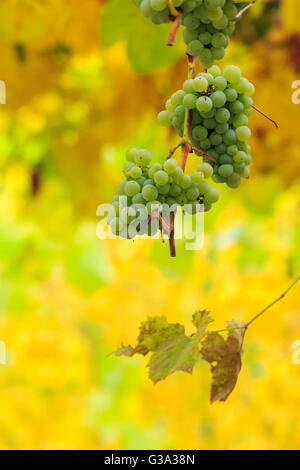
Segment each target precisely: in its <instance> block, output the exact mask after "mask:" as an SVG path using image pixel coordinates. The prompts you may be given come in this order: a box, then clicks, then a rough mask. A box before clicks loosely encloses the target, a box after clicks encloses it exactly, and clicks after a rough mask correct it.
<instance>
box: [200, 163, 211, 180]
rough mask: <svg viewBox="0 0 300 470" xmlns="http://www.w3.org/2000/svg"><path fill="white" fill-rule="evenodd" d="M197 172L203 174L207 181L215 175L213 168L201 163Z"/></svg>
mask: <svg viewBox="0 0 300 470" xmlns="http://www.w3.org/2000/svg"><path fill="white" fill-rule="evenodd" d="M197 171H200V172H201V173H203V175H204V178H205V179H207V178H210V177H211V176H212V174H213V167H212V166H211V165H210V164H209V163H205V162H204V163H201V164H200V165H199V166H198V167H197Z"/></svg>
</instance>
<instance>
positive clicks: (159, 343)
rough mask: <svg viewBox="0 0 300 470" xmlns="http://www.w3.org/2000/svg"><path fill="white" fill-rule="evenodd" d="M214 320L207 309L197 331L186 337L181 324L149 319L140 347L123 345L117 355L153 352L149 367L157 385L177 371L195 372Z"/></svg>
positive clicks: (195, 320) (196, 322) (195, 319)
mask: <svg viewBox="0 0 300 470" xmlns="http://www.w3.org/2000/svg"><path fill="white" fill-rule="evenodd" d="M212 321H213V320H212V319H211V318H210V317H209V312H207V311H206V310H203V311H198V312H196V313H195V314H194V316H193V325H194V326H195V327H196V329H197V331H196V333H194V334H193V335H191V336H186V334H185V329H184V326H183V325H180V324H179V323H168V321H167V319H166V318H165V317H151V318H148V320H147V321H146V322H144V323H142V325H141V327H140V333H139V336H138V340H137V346H136V347H135V348H133V347H132V346H130V345H129V346H122V347H121V348H119V349H118V350H117V351H115V352H114V354H115V355H117V356H130V357H131V356H133V355H134V354H142V355H144V356H145V355H146V354H148V353H149V352H153V355H152V357H151V359H150V361H149V363H148V367H149V377H150V379H151V380H152V381H153V382H154V383H157V382H159V381H160V380H163V379H165V378H166V377H167V376H168V375H171V374H173V373H174V372H176V371H180V370H181V371H183V372H188V373H192V371H193V368H194V365H195V364H196V361H197V359H198V357H199V354H200V350H199V346H200V342H201V340H202V339H203V337H204V335H205V331H206V327H207V325H208V324H209V323H211V322H212Z"/></svg>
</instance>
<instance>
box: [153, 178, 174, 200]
mask: <svg viewBox="0 0 300 470" xmlns="http://www.w3.org/2000/svg"><path fill="white" fill-rule="evenodd" d="M156 174H157V173H156ZM170 188H171V186H170V184H169V183H167V184H164V185H163V186H159V185H158V186H157V191H158V193H159V194H161V195H163V196H164V195H166V194H168V193H169V192H170Z"/></svg>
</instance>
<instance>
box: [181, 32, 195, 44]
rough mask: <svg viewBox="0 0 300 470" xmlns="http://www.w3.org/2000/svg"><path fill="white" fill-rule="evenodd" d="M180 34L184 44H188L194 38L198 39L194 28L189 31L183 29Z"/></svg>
mask: <svg viewBox="0 0 300 470" xmlns="http://www.w3.org/2000/svg"><path fill="white" fill-rule="evenodd" d="M182 35H183V40H184V42H185V43H186V44H189V43H190V42H192V41H194V40H195V39H198V32H197V31H196V30H193V31H191V30H189V29H185V30H184V31H183V33H182Z"/></svg>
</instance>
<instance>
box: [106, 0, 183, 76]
mask: <svg viewBox="0 0 300 470" xmlns="http://www.w3.org/2000/svg"><path fill="white" fill-rule="evenodd" d="M169 30H170V25H169V24H168V25H154V24H152V23H151V21H150V20H149V19H148V18H145V17H144V16H143V14H142V13H141V11H140V10H139V8H137V7H136V5H134V3H133V1H124V0H110V1H109V2H107V3H106V4H105V5H104V7H103V9H102V14H101V19H100V40H101V42H102V44H103V45H104V46H106V47H110V46H112V45H114V44H115V43H117V42H118V41H127V53H128V59H129V61H130V63H131V65H132V66H133V67H134V69H135V70H136V71H137V72H138V73H141V74H145V73H149V72H151V71H152V70H153V69H155V68H157V67H161V66H164V65H168V64H170V63H172V62H174V61H176V60H177V59H178V58H179V55H180V50H179V48H178V47H176V46H175V47H167V45H166V43H167V38H168V35H169Z"/></svg>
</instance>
